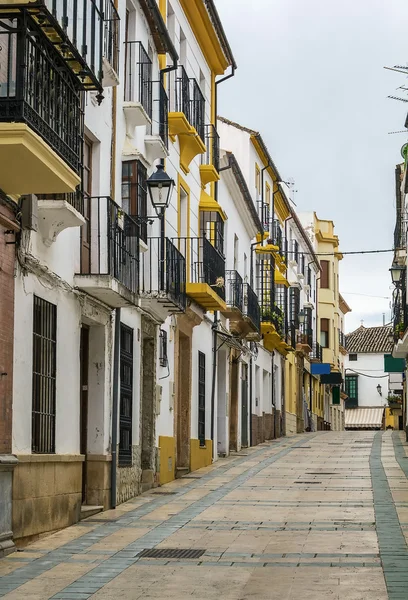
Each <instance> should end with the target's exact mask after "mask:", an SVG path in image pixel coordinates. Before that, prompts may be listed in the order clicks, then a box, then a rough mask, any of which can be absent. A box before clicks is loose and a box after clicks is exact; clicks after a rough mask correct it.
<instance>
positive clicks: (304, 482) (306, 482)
mask: <svg viewBox="0 0 408 600" xmlns="http://www.w3.org/2000/svg"><path fill="white" fill-rule="evenodd" d="M295 483H302V484H306V485H309V484H311V483H313V484H316V483H322V482H321V481H295Z"/></svg>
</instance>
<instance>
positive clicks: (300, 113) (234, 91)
mask: <svg viewBox="0 0 408 600" xmlns="http://www.w3.org/2000/svg"><path fill="white" fill-rule="evenodd" d="M216 5H217V8H218V10H219V13H220V16H221V19H222V21H223V24H224V27H225V30H226V32H227V35H228V39H229V41H230V44H231V47H232V50H233V53H234V56H235V58H236V61H237V64H238V70H237V72H236V75H235V77H234V78H233V79H231V80H229V81H228V82H226V83H223V84H221V86H220V88H219V113H220V114H221V115H223V116H225V117H228V118H230V119H232V120H235V121H238V122H240V123H241V124H243V125H246V126H247V127H251V128H254V129H257V130H259V131H260V132H261V134H262V136H263V138H264V140H265V141H266V143H267V145H268V148H269V150H270V153H271V155H272V157H273V159H274V161H275V163H276V165H277V167H278V169H279V171H280V173H281V175H282V177H283V178H285V179H286V180H287V179H291V178H292V179H294V181H295V189H296V190H297V192H296V193H295V194H294V198H295V202H296V204H297V207H298V210H299V211H302V210H315V211H316V212H317V214H318V216H319V217H320V218H324V219H333V221H334V222H335V226H336V233H337V235H338V236H339V238H340V249H341V250H342V251H354V250H372V249H387V248H392V244H393V229H394V224H395V186H394V170H395V165H396V164H397V163H398V162H400V161H401V155H400V149H401V146H402V145H403V144H404V143H405V142H406V141H407V135H405V134H397V135H388V132H391V131H400V130H403V129H404V122H405V116H406V113H407V110H408V104H406V103H405V102H397V101H395V100H389V99H387V96H388V95H390V94H393V95H397V96H403V97H407V98H408V95H407V93H406V92H404V91H402V90H396V88H398V87H399V86H401V85H406V86H407V87H408V80H407V78H406V77H405V76H404V75H402V74H399V73H395V72H392V71H387V70H385V69H384V68H383V67H384V66H393V65H408V62H407V61H408V47H407V45H408V44H407V39H408V38H407V19H408V4H407V2H406V0H341V2H339V1H338V0H336V1H334V0H250V1H248V0H216ZM391 260H392V254H391V253H389V254H377V255H367V256H356V257H345V258H344V260H343V261H342V264H341V281H340V289H341V291H342V293H343V295H344V297H345V298H346V300H347V302H348V303H349V305H350V306H351V307H352V309H353V313H352V314H351V315H349V317H348V320H347V324H346V329H347V330H348V331H351V330H353V329H355V328H356V327H358V326H359V325H360V322H361V320H364V324H365V325H366V326H370V325H380V324H382V318H383V317H382V314H383V313H384V312H385V313H386V319H387V320H389V319H390V314H391V313H390V300H389V299H384V298H387V297H389V296H390V292H391V290H390V277H389V273H388V269H389V267H390V264H391ZM356 294H364V296H363V295H356ZM370 296H381V297H383V298H375V297H370Z"/></svg>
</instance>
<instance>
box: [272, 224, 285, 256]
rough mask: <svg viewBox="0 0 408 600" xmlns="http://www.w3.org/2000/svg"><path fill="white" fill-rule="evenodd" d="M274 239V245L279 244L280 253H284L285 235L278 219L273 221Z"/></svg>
mask: <svg viewBox="0 0 408 600" xmlns="http://www.w3.org/2000/svg"><path fill="white" fill-rule="evenodd" d="M272 241H273V244H274V246H278V248H279V254H283V250H284V247H283V246H284V244H283V236H282V229H281V226H280V223H279V221H278V220H277V219H273V222H272Z"/></svg>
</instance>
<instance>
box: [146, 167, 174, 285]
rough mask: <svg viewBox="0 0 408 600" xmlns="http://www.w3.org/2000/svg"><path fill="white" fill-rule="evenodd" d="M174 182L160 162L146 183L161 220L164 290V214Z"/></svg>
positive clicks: (161, 273)
mask: <svg viewBox="0 0 408 600" xmlns="http://www.w3.org/2000/svg"><path fill="white" fill-rule="evenodd" d="M174 185H175V184H174V180H173V179H172V178H171V177H169V175H167V173H166V171H165V170H164V164H163V163H162V162H160V163H159V164H158V165H157V170H156V171H155V172H154V173H153V174H152V175H150V177H149V179H147V181H146V186H147V189H148V191H149V196H150V201H151V203H152V204H153V206H154V210H155V211H156V213H157V216H158V217H159V219H160V264H161V268H160V289H161V290H163V289H164V262H165V248H164V245H165V239H164V234H165V231H164V213H165V212H166V208H168V206H169V204H170V199H171V195H172V193H173V189H174Z"/></svg>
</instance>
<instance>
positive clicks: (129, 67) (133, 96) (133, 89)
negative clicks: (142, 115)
mask: <svg viewBox="0 0 408 600" xmlns="http://www.w3.org/2000/svg"><path fill="white" fill-rule="evenodd" d="M124 45H125V56H126V62H125V102H140V104H141V105H142V106H143V108H144V110H145V111H146V114H147V115H148V116H149V117H150V119H151V118H152V110H153V101H152V68H153V67H152V61H151V60H150V58H149V55H148V53H147V52H146V50H145V48H144V47H143V44H142V43H141V42H125V44H124Z"/></svg>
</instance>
